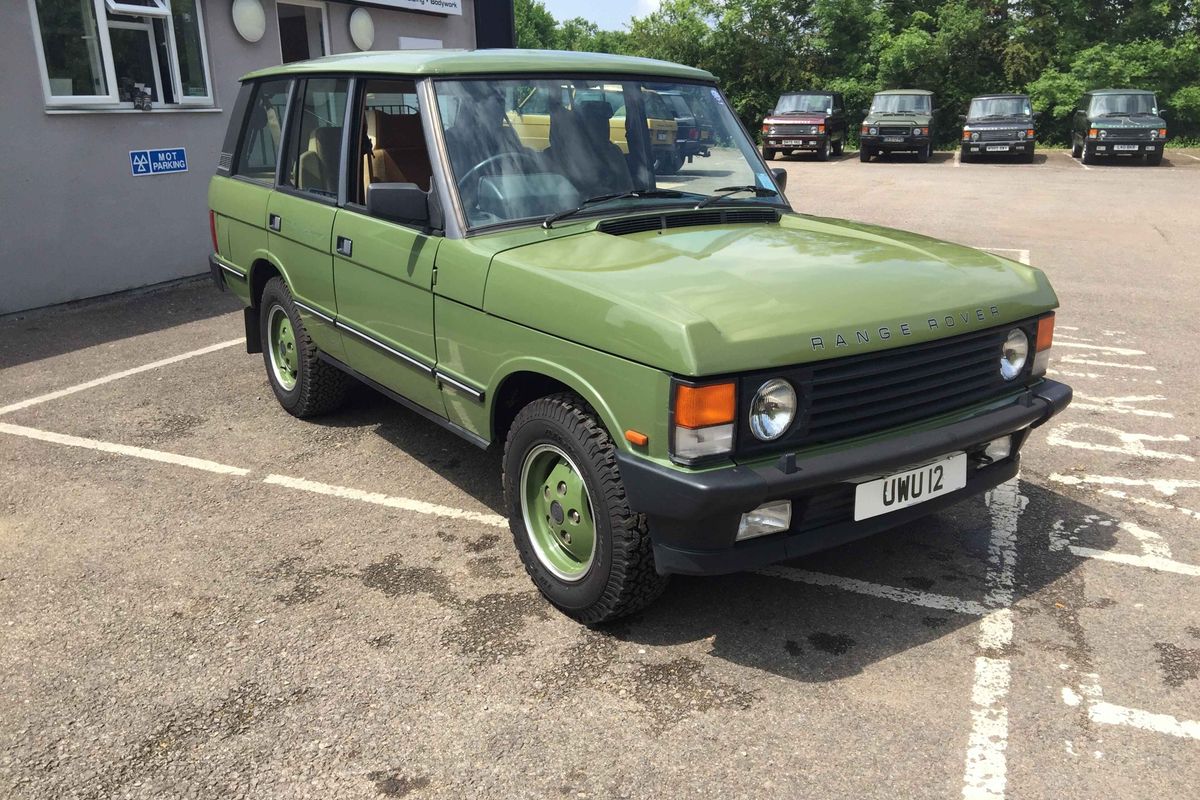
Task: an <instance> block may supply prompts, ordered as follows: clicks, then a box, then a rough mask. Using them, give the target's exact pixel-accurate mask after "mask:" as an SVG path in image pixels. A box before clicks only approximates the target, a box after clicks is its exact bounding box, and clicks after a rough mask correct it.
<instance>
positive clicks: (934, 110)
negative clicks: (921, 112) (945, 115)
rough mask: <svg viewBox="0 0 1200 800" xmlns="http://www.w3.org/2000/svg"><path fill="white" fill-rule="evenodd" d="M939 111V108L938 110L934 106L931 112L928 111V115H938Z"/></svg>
mask: <svg viewBox="0 0 1200 800" xmlns="http://www.w3.org/2000/svg"><path fill="white" fill-rule="evenodd" d="M939 111H941V109H940V108H938V107H937V106H934V107H933V111H930V112H929V113H930V114H936V113H938V112H939Z"/></svg>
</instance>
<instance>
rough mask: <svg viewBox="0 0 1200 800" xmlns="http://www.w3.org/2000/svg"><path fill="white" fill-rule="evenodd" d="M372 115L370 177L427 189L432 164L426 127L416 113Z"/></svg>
mask: <svg viewBox="0 0 1200 800" xmlns="http://www.w3.org/2000/svg"><path fill="white" fill-rule="evenodd" d="M370 113H371V114H373V115H374V117H375V120H374V126H373V127H374V129H375V149H374V150H372V151H371V179H372V180H374V181H378V182H381V183H415V184H416V185H417V186H419V187H420V188H421V189H423V190H425V191H428V190H429V180H430V178H431V177H432V168H431V166H430V164H429V152H428V150H426V148H425V131H424V130H423V129H422V128H421V117H420V116H419V115H417V114H388V113H386V112H383V111H372V112H370Z"/></svg>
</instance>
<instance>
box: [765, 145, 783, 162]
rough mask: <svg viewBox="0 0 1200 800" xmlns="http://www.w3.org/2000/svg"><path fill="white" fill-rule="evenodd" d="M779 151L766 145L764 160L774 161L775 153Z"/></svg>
mask: <svg viewBox="0 0 1200 800" xmlns="http://www.w3.org/2000/svg"><path fill="white" fill-rule="evenodd" d="M777 152H779V151H778V150H774V149H772V148H770V147H764V148H763V149H762V154H763V160H764V161H774V160H775V154H776V153H777Z"/></svg>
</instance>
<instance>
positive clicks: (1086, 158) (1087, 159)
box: [1082, 142, 1096, 164]
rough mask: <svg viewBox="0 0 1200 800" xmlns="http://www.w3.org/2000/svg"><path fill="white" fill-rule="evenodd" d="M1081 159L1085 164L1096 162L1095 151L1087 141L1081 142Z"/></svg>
mask: <svg viewBox="0 0 1200 800" xmlns="http://www.w3.org/2000/svg"><path fill="white" fill-rule="evenodd" d="M1082 159H1083V163H1085V164H1095V163H1096V151H1095V149H1094V148H1093V147H1092V145H1090V144H1088V143H1087V142H1084V143H1083V155H1082Z"/></svg>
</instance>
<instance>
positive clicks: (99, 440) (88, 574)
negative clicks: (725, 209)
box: [0, 151, 1200, 798]
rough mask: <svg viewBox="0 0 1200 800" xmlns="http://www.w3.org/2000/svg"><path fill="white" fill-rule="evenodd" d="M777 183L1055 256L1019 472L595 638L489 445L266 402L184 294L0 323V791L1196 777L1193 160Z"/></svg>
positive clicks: (374, 410) (611, 792)
mask: <svg viewBox="0 0 1200 800" xmlns="http://www.w3.org/2000/svg"><path fill="white" fill-rule="evenodd" d="M773 166H781V167H784V168H785V169H786V170H787V171H788V173H789V186H788V195H789V197H790V199H791V201H792V203H793V205H794V206H795V207H796V208H797V209H798V210H801V211H804V212H806V213H813V214H817V215H822V216H831V217H846V218H852V219H858V220H864V221H869V222H875V223H879V224H884V225H890V226H895V227H901V228H907V229H911V230H917V231H920V232H923V233H927V234H931V235H934V236H939V237H942V238H946V239H950V240H953V241H958V242H962V243H964V244H969V245H973V246H976V247H981V248H985V249H991V250H995V251H996V252H999V253H1000V254H1002V255H1005V256H1009V257H1011V258H1015V259H1018V260H1024V261H1028V262H1030V263H1033V264H1035V265H1037V266H1039V267H1041V268H1043V269H1045V270H1046V271H1047V272H1048V273H1049V275H1050V277H1051V279H1052V281H1053V282H1054V285H1055V288H1056V289H1057V290H1058V292H1059V296H1060V300H1061V301H1062V308H1061V309H1060V311H1059V314H1058V319H1057V332H1056V346H1055V360H1054V363H1053V365H1052V370H1053V371H1054V373H1056V375H1057V377H1058V379H1060V380H1064V381H1066V382H1068V383H1070V384H1072V385H1073V386H1074V387H1075V391H1076V394H1075V403H1074V405H1073V406H1072V407H1071V408H1069V409H1068V410H1067V411H1066V412H1065V413H1064V414H1062V415H1061V416H1059V417H1057V418H1056V419H1055V420H1054V421H1053V422H1052V423H1051V424H1050V425H1048V426H1046V427H1044V428H1042V429H1039V430H1038V431H1036V432H1035V433H1034V434H1033V436H1032V440H1031V442H1030V444H1029V446H1028V447H1027V449H1026V451H1025V456H1024V461H1023V468H1022V473H1021V476H1020V478H1019V480H1017V481H1014V482H1012V483H1010V484H1006V485H1005V486H1002V487H1000V488H999V489H998V490H996V491H995V492H993V493H991V494H990V495H989V496H988V497H987V498H977V499H975V500H971V501H967V502H964V503H962V504H960V505H959V506H956V507H954V508H952V509H949V510H947V511H945V512H942V513H939V514H936V515H934V516H931V517H929V518H927V519H925V520H922V521H920V522H918V523H915V524H911V525H907V526H904V527H902V528H899V529H897V530H894V531H891V532H888V533H885V534H881V535H879V536H876V537H874V538H871V539H868V540H866V541H863V542H859V543H856V544H853V545H850V546H847V547H843V548H840V549H838V550H834V551H832V552H829V553H824V554H820V555H818V556H814V557H810V558H805V559H803V560H799V561H795V562H790V563H788V564H784V565H781V566H780V567H778V568H774V569H771V570H768V571H766V572H764V573H760V574H746V575H736V576H729V577H721V578H705V579H697V578H691V579H676V580H675V581H674V582H673V584H672V586H671V588H669V589H668V591H667V594H666V595H665V596H664V598H663V599H662V600H661V601H660V602H659V603H658V604H656V605H655V606H653V607H652V608H650V609H649V610H647V611H646V612H643V613H642V614H640V615H638V616H636V617H633V618H631V619H628V620H625V621H623V622H621V623H620V624H617V625H615V626H612V627H609V628H605V629H602V630H589V629H587V628H583V627H580V626H579V625H577V624H575V623H573V622H571V621H570V620H568V619H566V618H565V617H562V616H561V615H559V614H557V613H555V612H553V611H552V610H551V609H550V608H549V607H548V606H547V605H546V604H545V603H543V602H542V600H541V599H540V597H539V596H538V595H537V593H536V591H535V590H534V588H533V587H532V585H531V583H530V582H529V580H528V579H527V578H526V576H525V574H524V572H523V570H522V568H521V565H520V563H519V561H518V559H517V557H516V554H515V552H514V550H513V548H512V544H511V539H510V537H509V533H508V530H507V527H506V525H505V523H504V521H503V520H501V519H500V518H499V516H498V513H499V509H500V497H499V479H498V476H499V457H498V455H497V454H496V453H492V452H487V453H485V452H481V451H478V450H476V449H475V448H474V447H472V446H471V445H469V444H466V443H464V442H462V441H460V440H458V439H456V438H454V437H453V436H452V435H450V434H449V433H446V432H444V431H442V430H441V429H439V428H437V427H435V426H433V425H432V424H430V423H428V422H425V421H423V420H422V419H421V418H419V417H417V416H416V415H414V414H412V413H409V412H408V411H406V410H404V409H402V408H400V407H398V406H395V405H393V404H391V403H389V402H388V401H386V400H384V399H382V398H381V397H380V396H378V395H376V394H374V393H373V392H371V391H370V390H367V389H363V390H361V391H359V392H357V393H356V395H355V396H354V398H353V400H352V402H351V404H350V406H349V407H348V408H347V409H345V410H344V411H342V412H340V413H338V414H337V415H334V416H331V417H328V418H325V419H321V420H319V421H316V422H301V421H298V420H295V419H293V418H291V417H290V416H288V415H287V414H286V413H284V412H283V411H282V410H281V409H280V408H279V407H278V406H277V405H276V403H275V402H274V399H273V397H272V396H271V391H270V389H269V387H268V386H267V383H266V379H265V375H264V372H263V368H262V362H261V359H260V357H258V356H249V355H246V354H245V353H244V351H243V349H242V347H241V342H240V335H241V325H242V323H241V316H240V313H239V311H238V309H237V307H236V305H235V303H234V302H233V301H232V300H231V298H230V296H229V295H219V294H217V293H216V292H215V291H214V290H213V289H212V287H211V285H210V284H208V283H207V282H192V283H186V284H183V285H179V286H176V287H172V288H170V289H166V290H159V291H155V292H150V293H146V294H140V295H133V296H123V297H117V298H111V299H106V300H103V301H98V302H93V303H86V304H82V305H79V306H77V307H73V308H67V309H57V310H51V311H46V312H36V313H31V314H25V315H19V316H17V317H10V318H8V319H4V320H0V464H2V465H3V469H4V479H3V481H0V607H2V608H3V611H4V613H3V614H2V615H0V617H2V620H3V621H2V624H3V628H2V630H3V636H2V637H0V689H2V692H0V796H3V797H13V798H52V797H53V798H58V797H79V798H107V797H137V798H164V797H272V798H273V797H280V798H295V797H319V798H334V797H336V798H369V797H379V796H383V797H405V796H407V797H467V796H488V797H505V798H508V797H545V796H562V797H670V796H674V797H714V796H720V797H800V796H803V797H821V798H823V797H830V798H833V797H859V798H862V797H881V798H892V797H906V798H909V797H911V798H923V797H930V798H946V797H981V798H999V797H1012V798H1027V797H1055V798H1098V797H1121V798H1129V797H1159V796H1178V795H1180V794H1181V793H1185V794H1186V792H1187V790H1186V789H1185V787H1186V786H1189V785H1191V786H1196V785H1198V784H1200V758H1198V750H1200V465H1198V464H1197V459H1200V446H1198V444H1197V442H1196V437H1197V435H1198V434H1200V425H1198V424H1197V419H1198V416H1197V410H1198V408H1200V403H1198V401H1197V400H1196V398H1197V397H1200V370H1197V356H1196V352H1197V349H1196V336H1197V327H1196V324H1195V316H1194V315H1195V312H1194V309H1195V307H1196V305H1197V302H1198V301H1200V283H1198V282H1197V280H1196V273H1195V269H1196V255H1195V254H1196V253H1197V252H1200V225H1198V224H1197V217H1196V198H1197V197H1200V151H1187V152H1184V151H1168V157H1167V159H1166V160H1165V161H1164V163H1163V165H1162V166H1160V167H1141V166H1133V165H1128V164H1123V163H1118V164H1110V165H1105V164H1101V165H1096V166H1092V167H1090V168H1085V167H1084V165H1082V164H1080V163H1079V162H1077V161H1074V160H1072V159H1071V158H1070V157H1069V155H1067V154H1066V153H1065V152H1050V153H1044V154H1039V155H1038V157H1037V163H1035V164H1033V165H1022V164H1014V163H971V164H959V163H958V161H957V160H956V159H955V158H953V156H952V154H948V153H938V154H935V157H934V160H933V161H932V162H931V163H929V164H917V163H915V162H914V161H912V160H911V159H906V158H904V157H896V158H893V159H889V160H885V161H881V162H872V163H866V164H864V163H860V162H859V161H858V158H857V155H856V154H847V155H846V156H843V157H841V158H836V159H834V160H832V161H830V162H828V163H816V162H814V161H812V160H810V159H808V158H805V157H795V158H788V159H780V160H777V161H776V162H774V164H773ZM198 260H199V258H198Z"/></svg>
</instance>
